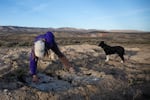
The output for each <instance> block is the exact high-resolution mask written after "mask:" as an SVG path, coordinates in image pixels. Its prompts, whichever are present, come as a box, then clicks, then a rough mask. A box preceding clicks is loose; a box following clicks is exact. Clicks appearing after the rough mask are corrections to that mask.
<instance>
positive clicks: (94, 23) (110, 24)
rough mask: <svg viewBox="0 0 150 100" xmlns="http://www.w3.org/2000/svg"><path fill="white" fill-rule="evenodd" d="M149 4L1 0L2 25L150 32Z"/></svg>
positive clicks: (116, 0)
mask: <svg viewBox="0 0 150 100" xmlns="http://www.w3.org/2000/svg"><path fill="white" fill-rule="evenodd" d="M149 4H150V1H149V0H76V1H73V0H51V1H49V0H39V1H36V2H35V1H33V0H22V1H19V0H5V1H0V11H1V13H0V16H1V18H0V22H1V23H0V25H1V26H18V27H35V28H36V27H37V28H76V29H96V30H109V31H110V30H135V31H146V32H150V23H149V21H150V7H149ZM19 19H21V20H19Z"/></svg>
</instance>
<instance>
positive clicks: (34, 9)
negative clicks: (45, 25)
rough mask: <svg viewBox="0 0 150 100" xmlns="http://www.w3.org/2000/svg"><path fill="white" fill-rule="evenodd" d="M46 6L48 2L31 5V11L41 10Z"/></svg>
mask: <svg viewBox="0 0 150 100" xmlns="http://www.w3.org/2000/svg"><path fill="white" fill-rule="evenodd" d="M47 7H48V4H39V5H37V6H34V7H32V10H31V12H41V11H44V10H46V9H47Z"/></svg>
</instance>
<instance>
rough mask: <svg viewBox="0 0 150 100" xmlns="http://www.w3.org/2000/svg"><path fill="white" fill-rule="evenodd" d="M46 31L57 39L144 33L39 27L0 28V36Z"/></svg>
mask: <svg viewBox="0 0 150 100" xmlns="http://www.w3.org/2000/svg"><path fill="white" fill-rule="evenodd" d="M47 31H51V32H54V34H55V35H56V36H58V37H74V36H76V37H82V36H87V37H88V36H92V37H102V36H105V34H107V33H145V32H143V31H136V30H110V31H106V30H97V29H77V28H70V27H62V28H39V27H19V26H0V34H41V33H45V32H47Z"/></svg>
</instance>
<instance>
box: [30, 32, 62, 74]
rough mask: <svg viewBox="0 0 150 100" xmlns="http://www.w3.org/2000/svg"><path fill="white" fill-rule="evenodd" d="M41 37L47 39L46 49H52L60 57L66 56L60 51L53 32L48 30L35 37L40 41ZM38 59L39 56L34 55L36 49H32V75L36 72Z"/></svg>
mask: <svg viewBox="0 0 150 100" xmlns="http://www.w3.org/2000/svg"><path fill="white" fill-rule="evenodd" d="M39 39H45V44H46V49H51V50H52V51H53V52H54V53H55V54H56V55H57V56H58V57H63V56H64V55H63V54H62V53H61V52H60V50H59V48H58V46H57V44H56V42H55V37H54V35H53V33H52V32H47V33H45V34H42V35H39V36H37V37H36V38H35V41H38V40H39ZM35 41H34V42H35ZM37 61H38V58H37V57H34V50H33V49H32V51H31V55H30V72H31V74H32V75H35V74H36V69H37Z"/></svg>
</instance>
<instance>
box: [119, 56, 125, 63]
mask: <svg viewBox="0 0 150 100" xmlns="http://www.w3.org/2000/svg"><path fill="white" fill-rule="evenodd" d="M119 56H120V58H121V63H123V62H124V57H123V55H119Z"/></svg>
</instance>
